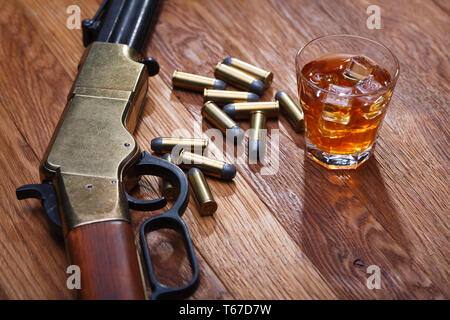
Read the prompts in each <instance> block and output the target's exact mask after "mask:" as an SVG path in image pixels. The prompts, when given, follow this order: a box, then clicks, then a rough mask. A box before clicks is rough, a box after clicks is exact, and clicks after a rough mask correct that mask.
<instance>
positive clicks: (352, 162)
mask: <svg viewBox="0 0 450 320" xmlns="http://www.w3.org/2000/svg"><path fill="white" fill-rule="evenodd" d="M306 151H307V155H308V158H310V159H312V160H314V161H315V162H317V163H318V164H320V165H322V166H324V167H325V168H327V169H333V170H339V169H356V168H358V167H359V166H360V165H362V164H363V163H364V162H366V161H367V160H368V159H369V158H370V156H371V154H372V151H373V144H372V145H370V146H369V147H368V148H367V149H366V150H364V151H362V152H359V153H354V154H332V153H328V152H325V151H322V150H320V149H319V148H317V147H316V146H315V145H314V144H312V143H310V142H309V140H308V139H306Z"/></svg>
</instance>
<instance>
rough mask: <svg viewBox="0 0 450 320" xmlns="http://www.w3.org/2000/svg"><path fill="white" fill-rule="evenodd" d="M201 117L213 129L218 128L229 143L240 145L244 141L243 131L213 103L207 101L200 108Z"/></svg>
mask: <svg viewBox="0 0 450 320" xmlns="http://www.w3.org/2000/svg"><path fill="white" fill-rule="evenodd" d="M202 115H203V117H205V118H206V119H207V120H208V121H209V122H211V123H212V124H213V125H214V126H215V127H217V128H219V129H220V131H222V133H223V134H225V136H226V138H227V140H228V141H230V142H236V143H240V142H241V141H242V140H243V139H244V131H243V130H242V129H241V127H239V125H238V124H237V123H236V122H234V120H233V119H231V118H230V117H229V116H228V115H227V114H226V113H225V112H223V111H222V109H220V108H219V107H218V106H217V105H216V104H215V103H214V102H212V101H207V102H206V103H205V104H204V105H203V108H202Z"/></svg>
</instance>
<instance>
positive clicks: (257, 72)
mask: <svg viewBox="0 0 450 320" xmlns="http://www.w3.org/2000/svg"><path fill="white" fill-rule="evenodd" d="M222 62H223V63H224V64H226V65H228V66H230V67H234V68H236V69H239V70H242V71H244V72H246V73H248V74H250V75H251V76H253V77H255V78H257V79H260V80H261V81H263V82H264V86H265V87H266V88H269V87H270V85H271V84H272V80H273V73H272V72H270V71H266V70H263V69H261V68H258V67H256V66H254V65H252V64H250V63H247V62H244V61H242V60H239V59H236V58H231V57H228V58H225V59H224V60H223V61H222Z"/></svg>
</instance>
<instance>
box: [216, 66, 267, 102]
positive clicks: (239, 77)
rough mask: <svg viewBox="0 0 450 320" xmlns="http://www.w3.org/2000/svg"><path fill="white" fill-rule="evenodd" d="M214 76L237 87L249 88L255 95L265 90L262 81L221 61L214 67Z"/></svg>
mask: <svg viewBox="0 0 450 320" xmlns="http://www.w3.org/2000/svg"><path fill="white" fill-rule="evenodd" d="M214 76H215V77H216V78H218V79H222V80H223V81H225V82H226V83H229V84H231V85H233V86H235V87H237V88H240V89H244V90H249V91H251V92H254V93H256V94H257V95H261V94H262V93H263V92H264V90H265V87H264V83H263V82H262V81H261V80H259V79H257V78H255V77H253V76H251V75H249V74H248V73H245V72H244V71H241V70H239V69H236V68H233V67H230V66H227V65H226V64H224V63H222V62H219V63H218V64H217V66H216V68H215V69H214Z"/></svg>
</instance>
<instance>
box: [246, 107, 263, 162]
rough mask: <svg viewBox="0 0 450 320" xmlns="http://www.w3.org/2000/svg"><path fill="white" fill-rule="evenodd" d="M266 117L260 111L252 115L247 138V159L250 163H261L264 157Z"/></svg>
mask: <svg viewBox="0 0 450 320" xmlns="http://www.w3.org/2000/svg"><path fill="white" fill-rule="evenodd" d="M265 128H266V116H265V114H264V112H262V111H255V112H253V113H252V117H251V120H250V134H249V136H248V157H249V159H250V160H251V161H252V162H257V161H258V160H259V161H262V160H263V159H264V156H265V155H266V130H264V129H265Z"/></svg>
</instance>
